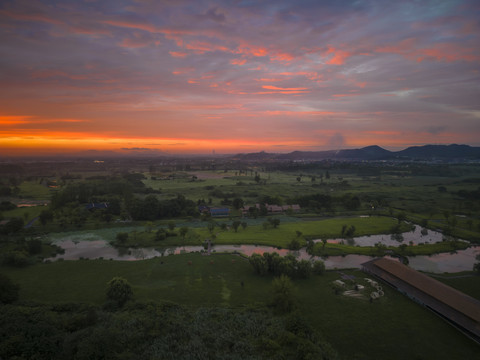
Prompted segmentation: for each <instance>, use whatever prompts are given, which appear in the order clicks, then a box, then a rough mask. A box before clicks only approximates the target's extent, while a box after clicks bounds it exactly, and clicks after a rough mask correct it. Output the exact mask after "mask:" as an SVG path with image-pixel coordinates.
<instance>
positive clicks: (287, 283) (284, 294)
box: [272, 274, 295, 313]
mask: <svg viewBox="0 0 480 360" xmlns="http://www.w3.org/2000/svg"><path fill="white" fill-rule="evenodd" d="M272 292H273V297H272V305H273V307H274V308H275V310H277V311H278V312H280V313H288V312H291V311H292V310H293V309H295V298H294V294H293V292H294V288H293V283H292V280H290V278H289V277H288V276H287V275H283V274H282V275H280V276H279V277H276V278H275V279H273V281H272Z"/></svg>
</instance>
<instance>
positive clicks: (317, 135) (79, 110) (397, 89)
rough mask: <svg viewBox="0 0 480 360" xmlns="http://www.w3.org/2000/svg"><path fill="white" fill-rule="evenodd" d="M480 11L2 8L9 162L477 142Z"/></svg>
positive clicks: (303, 6)
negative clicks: (104, 154)
mask: <svg viewBox="0 0 480 360" xmlns="http://www.w3.org/2000/svg"><path fill="white" fill-rule="evenodd" d="M478 44H480V3H479V2H478V1H476V0H471V1H462V0H452V1H440V0H439V1H431V2H427V1H395V2H394V1H374V0H372V1H295V2H293V1H275V2H266V3H260V2H256V1H253V2H249V1H147V0H145V1H140V0H138V1H133V0H131V1H93V0H88V1H87V0H85V1H58V2H56V1H41V0H39V1H33V0H24V1H8V0H5V1H2V2H1V3H0V59H1V60H0V79H1V82H2V86H1V87H0V125H1V126H0V155H3V156H5V155H7V156H10V155H27V154H51V153H58V152H62V153H69V152H72V153H73V152H77V151H85V150H90V149H95V150H113V151H121V152H124V153H128V152H143V151H146V152H152V151H158V152H159V153H160V152H168V153H195V152H197V153H211V152H212V150H215V151H216V152H217V153H237V152H254V151H259V150H265V151H268V152H289V151H292V150H302V151H313V150H326V149H340V148H353V147H363V146H367V145H372V144H377V145H380V146H382V147H385V148H387V149H390V150H396V149H403V148H406V147H408V146H412V145H422V144H432V143H437V144H446V143H461V144H469V145H473V146H479V145H480V140H479V139H480V126H479V122H480V101H479V99H480V75H479V71H480V47H479V46H478Z"/></svg>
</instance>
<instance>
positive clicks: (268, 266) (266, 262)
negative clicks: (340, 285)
mask: <svg viewBox="0 0 480 360" xmlns="http://www.w3.org/2000/svg"><path fill="white" fill-rule="evenodd" d="M248 261H249V263H250V265H252V267H253V269H254V271H255V273H256V274H258V275H274V276H280V275H286V276H289V277H291V278H302V279H306V278H309V277H310V276H311V275H312V274H318V275H321V274H323V273H324V272H325V264H324V262H323V261H321V260H317V261H315V262H313V263H312V262H310V261H308V260H297V259H296V258H295V256H293V255H292V254H288V255H286V256H283V257H282V256H280V255H279V254H278V253H276V252H272V253H267V252H266V253H263V255H260V254H252V256H250V257H249V259H248Z"/></svg>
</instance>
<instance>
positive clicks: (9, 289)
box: [0, 274, 19, 304]
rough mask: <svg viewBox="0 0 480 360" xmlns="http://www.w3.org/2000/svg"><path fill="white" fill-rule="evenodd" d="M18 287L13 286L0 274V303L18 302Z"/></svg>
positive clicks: (10, 281)
mask: <svg viewBox="0 0 480 360" xmlns="http://www.w3.org/2000/svg"><path fill="white" fill-rule="evenodd" d="M18 290H19V286H18V285H16V284H14V283H13V282H12V280H10V278H8V277H7V276H5V275H3V274H0V303H2V304H10V303H12V302H15V301H17V300H18Z"/></svg>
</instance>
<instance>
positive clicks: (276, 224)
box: [262, 218, 280, 230]
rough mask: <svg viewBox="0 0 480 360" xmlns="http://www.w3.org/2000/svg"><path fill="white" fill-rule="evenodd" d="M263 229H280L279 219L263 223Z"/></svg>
mask: <svg viewBox="0 0 480 360" xmlns="http://www.w3.org/2000/svg"><path fill="white" fill-rule="evenodd" d="M262 225H263V228H264V229H265V230H266V229H268V228H274V229H276V228H278V227H279V226H280V219H279V218H268V219H267V221H265V222H263V224H262Z"/></svg>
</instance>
